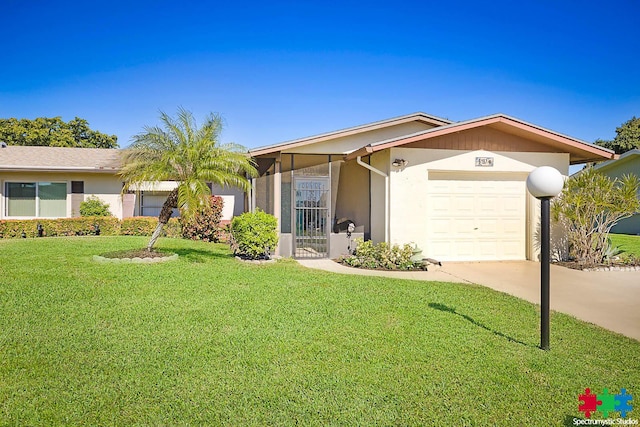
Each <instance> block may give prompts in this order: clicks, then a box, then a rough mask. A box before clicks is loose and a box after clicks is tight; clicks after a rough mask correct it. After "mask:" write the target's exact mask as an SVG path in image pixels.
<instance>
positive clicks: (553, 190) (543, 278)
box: [527, 166, 564, 350]
mask: <svg viewBox="0 0 640 427" xmlns="http://www.w3.org/2000/svg"><path fill="white" fill-rule="evenodd" d="M563 186H564V179H563V178H562V174H560V172H558V170H557V169H554V168H552V167H551V166H540V167H539V168H536V169H534V170H533V171H532V172H531V173H530V174H529V176H528V177H527V189H528V190H529V193H531V195H532V196H533V197H535V198H536V199H540V348H541V349H543V350H549V335H550V333H549V329H550V327H549V307H550V295H551V292H550V287H549V261H550V260H549V258H550V252H551V250H550V249H551V248H550V246H551V244H550V240H551V237H550V234H551V233H550V226H549V223H550V216H551V215H550V208H549V206H550V205H551V198H552V197H555V196H557V195H558V194H560V192H561V191H562V187H563Z"/></svg>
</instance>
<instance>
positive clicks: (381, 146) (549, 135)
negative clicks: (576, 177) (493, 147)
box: [345, 114, 616, 163]
mask: <svg viewBox="0 0 640 427" xmlns="http://www.w3.org/2000/svg"><path fill="white" fill-rule="evenodd" d="M495 124H502V125H506V126H509V127H513V128H516V129H520V130H522V131H525V132H526V133H534V134H535V135H537V136H538V137H541V138H543V139H545V140H547V141H548V140H552V141H555V142H557V143H559V144H562V145H569V146H570V147H572V148H573V149H577V150H582V151H587V152H589V153H590V154H593V156H592V158H588V159H580V160H577V161H576V162H575V163H583V162H587V161H601V160H607V159H613V158H615V156H616V155H615V154H614V153H613V152H610V151H609V150H606V149H604V148H600V147H597V146H594V145H590V144H587V143H585V142H582V141H579V140H577V139H573V138H570V137H567V136H564V135H562V134H559V133H556V132H553V131H550V130H547V129H544V128H541V127H538V126H535V125H531V124H529V123H525V122H521V121H519V120H516V119H513V118H511V117H507V116H504V115H501V114H498V115H494V116H489V117H483V118H480V119H476V120H470V121H467V122H461V123H459V124H457V123H454V124H451V125H447V126H443V127H442V128H434V129H429V130H427V131H424V132H420V133H417V134H414V135H411V136H408V137H404V138H397V139H393V140H389V141H384V142H381V143H378V144H375V145H368V146H366V147H363V148H360V149H358V150H356V151H354V152H352V153H350V154H348V155H347V156H345V160H351V159H354V158H356V157H358V156H366V155H368V154H371V153H373V152H376V151H380V150H385V149H387V148H393V147H398V146H401V145H406V144H411V143H413V142H417V141H422V140H425V139H430V138H437V137H439V136H443V135H448V134H451V133H456V132H462V131H465V130H469V129H474V128H477V127H481V126H491V125H495ZM572 163H573V162H572Z"/></svg>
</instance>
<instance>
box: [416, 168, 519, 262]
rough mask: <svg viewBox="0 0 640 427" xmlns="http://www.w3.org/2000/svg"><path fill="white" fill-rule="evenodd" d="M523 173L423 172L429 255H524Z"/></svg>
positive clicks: (484, 257)
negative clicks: (426, 175)
mask: <svg viewBox="0 0 640 427" xmlns="http://www.w3.org/2000/svg"><path fill="white" fill-rule="evenodd" d="M525 180H526V175H522V174H518V173H516V174H514V173H489V172H488V173H463V172H433V171H430V172H429V181H428V201H429V203H428V205H429V208H428V211H429V215H427V218H428V219H427V221H428V224H427V234H428V248H427V253H428V255H429V257H431V258H435V259H437V260H441V261H489V260H492V261H495V260H524V259H526V243H527V242H526V240H527V237H526V236H527V233H526V194H527V193H526V184H525Z"/></svg>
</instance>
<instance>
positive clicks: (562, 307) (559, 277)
mask: <svg viewBox="0 0 640 427" xmlns="http://www.w3.org/2000/svg"><path fill="white" fill-rule="evenodd" d="M299 262H300V264H302V265H304V266H307V267H310V268H316V269H321V270H327V271H333V272H336V273H346V274H363V275H372V276H386V277H394V278H404V279H413V280H429V281H444V282H464V283H475V284H479V285H483V286H487V287H489V288H492V289H495V290H497V291H500V292H505V293H508V294H510V295H514V296H516V297H518V298H522V299H524V300H527V301H530V302H532V303H534V304H540V264H539V263H537V262H533V261H504V262H451V263H446V264H444V265H443V266H442V267H440V268H438V269H434V270H433V271H416V272H400V271H391V272H387V271H370V270H360V269H356V268H349V267H345V266H343V265H340V264H337V263H335V262H334V261H331V260H328V259H320V260H299ZM550 276H551V282H550V283H551V309H552V310H555V311H559V312H562V313H566V314H570V315H572V316H575V317H577V318H578V319H581V320H584V321H587V322H590V323H595V324H596V325H599V326H602V327H603V328H606V329H609V330H611V331H614V332H618V333H620V334H623V335H626V336H628V337H631V338H634V339H636V340H639V341H640V271H637V270H636V271H589V272H584V271H578V270H571V269H568V268H565V267H559V266H555V265H552V266H551V271H550Z"/></svg>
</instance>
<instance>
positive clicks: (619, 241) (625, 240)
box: [609, 234, 640, 257]
mask: <svg viewBox="0 0 640 427" xmlns="http://www.w3.org/2000/svg"><path fill="white" fill-rule="evenodd" d="M609 236H610V237H611V243H613V246H617V247H618V248H620V249H621V250H622V251H624V252H626V253H628V254H630V255H635V256H637V257H640V236H631V235H628V234H610V235H609Z"/></svg>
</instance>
